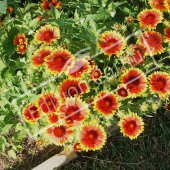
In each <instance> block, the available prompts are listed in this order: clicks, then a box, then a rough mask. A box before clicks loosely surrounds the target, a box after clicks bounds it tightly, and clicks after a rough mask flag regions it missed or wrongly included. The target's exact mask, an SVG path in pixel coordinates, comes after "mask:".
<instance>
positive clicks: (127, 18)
mask: <svg viewBox="0 0 170 170" xmlns="http://www.w3.org/2000/svg"><path fill="white" fill-rule="evenodd" d="M126 21H127V22H128V23H130V24H131V23H133V21H134V19H133V17H131V16H129V17H126Z"/></svg>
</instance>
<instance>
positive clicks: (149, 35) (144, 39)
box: [139, 31, 164, 56]
mask: <svg viewBox="0 0 170 170" xmlns="http://www.w3.org/2000/svg"><path fill="white" fill-rule="evenodd" d="M139 44H140V46H141V48H142V50H143V51H144V55H150V56H153V55H155V54H161V53H163V52H164V48H163V46H162V38H161V35H160V33H158V32H156V31H145V32H144V33H143V34H142V35H141V36H139Z"/></svg>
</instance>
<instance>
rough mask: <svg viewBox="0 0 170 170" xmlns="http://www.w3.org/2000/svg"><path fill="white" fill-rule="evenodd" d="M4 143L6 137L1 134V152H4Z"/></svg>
mask: <svg viewBox="0 0 170 170" xmlns="http://www.w3.org/2000/svg"><path fill="white" fill-rule="evenodd" d="M5 144H6V139H5V137H4V136H1V137H0V151H1V152H2V153H4V152H5Z"/></svg>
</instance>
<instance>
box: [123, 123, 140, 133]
mask: <svg viewBox="0 0 170 170" xmlns="http://www.w3.org/2000/svg"><path fill="white" fill-rule="evenodd" d="M136 127H137V124H136V122H135V121H133V120H131V121H129V122H126V124H125V129H126V130H127V131H128V132H133V131H134V130H135V129H136Z"/></svg>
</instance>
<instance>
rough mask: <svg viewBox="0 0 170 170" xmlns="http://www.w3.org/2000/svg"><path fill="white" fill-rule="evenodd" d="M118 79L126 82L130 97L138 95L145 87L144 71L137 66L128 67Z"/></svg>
mask: <svg viewBox="0 0 170 170" xmlns="http://www.w3.org/2000/svg"><path fill="white" fill-rule="evenodd" d="M120 81H121V82H122V83H123V84H126V86H127V89H128V90H129V92H130V95H131V97H137V96H140V95H141V94H142V93H144V92H145V91H146V89H147V80H146V76H145V75H144V73H143V72H142V71H141V70H139V69H137V68H130V69H129V70H126V71H125V73H124V74H123V75H122V76H121V77H120Z"/></svg>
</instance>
